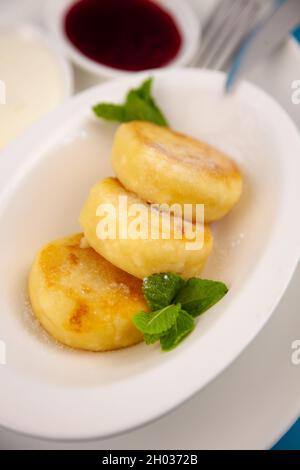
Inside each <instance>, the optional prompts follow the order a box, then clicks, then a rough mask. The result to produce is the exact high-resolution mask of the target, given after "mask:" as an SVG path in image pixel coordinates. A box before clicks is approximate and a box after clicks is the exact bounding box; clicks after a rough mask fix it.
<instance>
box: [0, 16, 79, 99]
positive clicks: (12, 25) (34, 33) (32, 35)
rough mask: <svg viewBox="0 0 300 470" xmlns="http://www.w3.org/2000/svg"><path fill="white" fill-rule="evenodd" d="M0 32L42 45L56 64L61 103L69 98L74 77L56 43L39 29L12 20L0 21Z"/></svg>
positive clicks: (72, 88)
mask: <svg viewBox="0 0 300 470" xmlns="http://www.w3.org/2000/svg"><path fill="white" fill-rule="evenodd" d="M0 31H9V32H14V33H16V34H20V35H21V36H22V35H25V36H26V37H27V38H29V39H31V40H36V41H38V42H40V43H42V44H43V45H44V46H45V47H46V48H47V49H48V50H49V51H50V53H51V55H52V57H53V58H54V60H55V61H56V63H57V66H58V69H59V72H60V75H61V80H62V87H63V89H62V94H61V102H62V101H64V100H65V99H67V98H69V97H70V96H71V95H72V94H73V90H74V77H73V70H72V67H71V65H70V63H69V62H68V60H67V59H66V58H65V56H64V54H63V53H62V52H61V49H60V47H59V45H58V43H57V42H56V41H55V40H53V38H51V36H50V35H47V34H46V33H45V32H44V31H43V30H42V29H41V28H39V27H38V26H36V25H33V24H30V23H22V22H14V21H13V20H12V19H6V18H5V17H4V18H3V19H0Z"/></svg>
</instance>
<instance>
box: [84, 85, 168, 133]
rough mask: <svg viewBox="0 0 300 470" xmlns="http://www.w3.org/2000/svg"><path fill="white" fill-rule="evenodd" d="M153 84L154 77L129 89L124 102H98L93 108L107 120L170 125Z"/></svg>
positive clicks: (97, 114)
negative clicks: (152, 92) (153, 95)
mask: <svg viewBox="0 0 300 470" xmlns="http://www.w3.org/2000/svg"><path fill="white" fill-rule="evenodd" d="M152 84H153V78H148V79H147V80H145V81H144V82H143V83H142V84H141V85H140V86H139V87H138V88H134V89H132V90H129V92H128V93H127V96H126V99H125V101H124V103H123V104H113V103H98V104H96V105H95V106H93V108H92V109H93V111H94V113H95V114H96V116H97V117H99V118H102V119H105V120H107V121H116V122H129V121H149V122H153V123H154V124H157V125H158V126H164V127H165V126H168V122H167V120H166V118H165V116H164V115H163V113H162V111H161V110H160V109H159V107H158V106H157V104H156V102H155V100H154V98H153V97H152V94H151V91H152Z"/></svg>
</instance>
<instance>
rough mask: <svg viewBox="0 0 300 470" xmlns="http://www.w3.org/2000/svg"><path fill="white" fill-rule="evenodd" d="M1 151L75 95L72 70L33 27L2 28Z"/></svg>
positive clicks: (51, 42) (0, 54)
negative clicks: (33, 124) (29, 127)
mask: <svg viewBox="0 0 300 470" xmlns="http://www.w3.org/2000/svg"><path fill="white" fill-rule="evenodd" d="M0 57H1V61H0V79H1V83H2V95H3V97H2V98H3V101H4V103H3V105H2V106H0V122H1V132H0V150H1V148H3V147H4V146H6V144H8V143H9V142H10V141H11V140H12V139H14V138H15V137H17V136H18V135H19V134H20V133H21V132H22V131H23V130H25V129H26V128H27V127H28V126H29V125H30V124H32V123H33V122H35V121H36V120H37V119H38V118H40V117H41V116H43V115H44V114H46V113H47V112H49V111H52V110H53V109H54V108H56V107H57V106H58V105H59V104H60V103H62V102H63V101H64V100H65V99H66V98H68V97H69V96H70V95H71V94H72V91H73V75H72V69H71V67H70V65H69V64H68V62H67V61H66V60H65V58H64V57H63V56H62V54H61V53H60V52H59V50H58V49H57V47H56V46H55V44H53V41H51V40H50V39H49V38H48V37H47V36H45V34H44V33H43V32H42V31H41V30H40V29H39V28H38V27H34V26H32V25H24V24H22V25H21V24H19V25H9V24H6V25H5V26H4V25H2V26H0Z"/></svg>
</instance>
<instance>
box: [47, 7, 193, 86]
mask: <svg viewBox="0 0 300 470" xmlns="http://www.w3.org/2000/svg"><path fill="white" fill-rule="evenodd" d="M154 1H156V2H157V3H159V4H161V5H162V6H163V7H164V8H165V9H166V10H167V11H169V12H170V13H171V15H172V16H173V17H174V18H175V20H176V22H177V24H178V26H179V30H180V31H181V33H182V37H183V44H182V47H181V50H180V51H179V53H178V54H177V56H176V57H175V58H174V60H172V62H170V63H169V64H168V65H167V66H165V67H161V69H163V68H170V67H179V66H183V65H187V64H189V63H190V62H191V61H192V60H193V58H194V57H195V54H196V52H197V50H198V49H199V47H200V24H199V19H198V17H197V15H196V14H195V13H194V11H193V9H192V7H191V6H190V5H189V4H188V3H187V2H186V1H185V0H154ZM72 3H74V0H51V2H47V3H46V4H45V11H44V18H45V23H46V24H47V26H48V28H49V29H50V31H51V32H52V33H53V35H54V36H55V37H56V39H57V40H58V42H59V44H60V45H61V47H62V48H63V50H65V52H66V54H67V55H68V56H69V57H70V58H71V59H72V61H73V62H74V63H75V64H77V65H78V66H79V67H81V68H82V69H84V70H86V71H87V72H90V73H92V74H93V75H97V76H99V77H102V78H113V77H117V76H120V75H135V74H136V72H128V71H122V70H119V69H115V68H112V67H108V66H106V65H102V64H99V63H98V62H95V61H93V60H91V59H89V58H88V57H86V56H85V55H84V54H82V53H81V52H80V51H79V50H78V49H77V48H76V47H75V46H73V44H72V43H71V42H70V41H69V40H68V38H67V37H66V35H65V33H64V17H65V14H66V12H67V10H68V9H69V7H70V5H71V4H72Z"/></svg>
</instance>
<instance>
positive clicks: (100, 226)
mask: <svg viewBox="0 0 300 470" xmlns="http://www.w3.org/2000/svg"><path fill="white" fill-rule="evenodd" d="M125 201H126V204H127V209H126V210H125V206H124V205H123V204H125ZM109 208H110V210H113V211H114V213H115V219H114V222H115V224H116V230H112V231H111V230H109V229H108V221H106V219H107V215H105V212H106V211H108V209H109ZM136 209H137V212H135V210H136ZM104 215H105V216H104ZM120 216H121V218H120ZM168 220H170V225H169V228H170V230H168V223H166V221H168ZM105 221H106V222H107V223H104V222H105ZM145 221H147V224H148V226H147V230H145V231H143V229H142V225H143V228H144V227H145V225H144V223H145ZM111 222H113V221H112V220H111ZM80 224H81V227H82V229H83V231H84V235H85V237H86V239H87V241H88V243H89V244H90V245H91V246H92V247H93V248H94V250H95V251H97V252H98V253H99V254H101V255H102V256H103V257H104V258H105V259H107V260H108V261H110V262H111V263H112V264H114V265H115V266H118V267H119V268H120V269H123V270H124V271H126V272H128V273H129V274H132V275H134V276H136V277H138V278H140V279H143V278H144V277H146V276H149V275H151V274H154V273H160V272H175V273H178V274H180V275H182V276H183V277H184V278H189V277H192V276H198V275H199V274H200V272H201V270H202V268H203V266H204V264H205V261H206V259H207V257H208V256H209V254H210V252H211V249H212V235H211V232H210V230H209V228H208V227H205V228H203V226H201V227H196V226H195V224H192V223H187V224H186V225H184V226H183V225H182V224H183V221H182V218H178V217H173V216H172V215H171V216H170V217H169V214H168V213H163V212H160V211H158V210H155V209H152V208H151V206H150V205H149V204H147V203H145V202H144V201H142V200H141V199H139V198H138V197H137V196H136V195H134V194H133V193H130V192H128V191H127V190H126V189H125V188H124V187H123V186H122V185H121V184H120V182H119V181H118V180H117V179H116V178H106V179H104V180H103V181H100V182H99V183H97V184H96V185H95V186H94V187H93V188H92V190H91V192H90V194H89V196H88V198H87V201H86V203H85V205H84V207H83V209H82V211H81V215H80ZM106 225H107V227H106ZM124 227H125V232H122V231H123V229H124ZM111 228H112V225H110V229H111ZM104 229H105V230H104ZM126 229H127V230H126ZM135 229H136V230H135ZM187 229H189V230H194V232H190V231H189V232H187ZM193 234H194V235H193ZM163 236H165V237H166V238H165V239H163ZM193 236H194V238H192V237H193ZM179 237H181V238H179Z"/></svg>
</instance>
